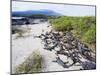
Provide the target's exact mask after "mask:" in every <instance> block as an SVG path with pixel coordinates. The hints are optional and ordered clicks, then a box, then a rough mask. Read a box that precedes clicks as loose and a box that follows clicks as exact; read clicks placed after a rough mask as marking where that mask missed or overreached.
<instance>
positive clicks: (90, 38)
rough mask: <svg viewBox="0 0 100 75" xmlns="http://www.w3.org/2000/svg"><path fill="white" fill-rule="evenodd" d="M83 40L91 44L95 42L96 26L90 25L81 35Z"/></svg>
mask: <svg viewBox="0 0 100 75" xmlns="http://www.w3.org/2000/svg"><path fill="white" fill-rule="evenodd" d="M82 39H83V41H85V42H87V43H89V44H92V43H95V42H96V26H95V25H92V26H91V27H90V29H89V30H88V31H87V32H86V33H85V34H84V35H83V37H82Z"/></svg>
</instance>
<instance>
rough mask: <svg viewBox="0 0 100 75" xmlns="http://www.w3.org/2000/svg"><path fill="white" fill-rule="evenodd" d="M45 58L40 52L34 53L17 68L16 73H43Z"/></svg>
mask: <svg viewBox="0 0 100 75" xmlns="http://www.w3.org/2000/svg"><path fill="white" fill-rule="evenodd" d="M42 64H43V57H42V56H41V55H40V53H39V52H38V51H36V52H33V53H32V55H30V56H29V57H28V58H27V59H26V60H25V61H24V62H23V63H22V64H20V65H19V66H18V67H17V68H16V73H33V72H41V71H42V66H43V65H42Z"/></svg>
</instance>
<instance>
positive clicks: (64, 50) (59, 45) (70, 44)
mask: <svg viewBox="0 0 100 75" xmlns="http://www.w3.org/2000/svg"><path fill="white" fill-rule="evenodd" d="M34 38H40V39H41V40H42V42H41V43H42V44H43V45H44V49H45V50H48V51H55V52H56V56H57V57H56V60H55V61H53V62H56V63H58V64H60V65H61V66H62V67H63V68H69V67H71V66H73V65H75V64H76V63H79V65H81V66H82V68H81V69H80V70H89V69H95V68H96V60H95V57H94V56H93V53H92V50H91V49H90V48H89V47H88V46H87V45H85V44H83V43H81V42H80V40H79V39H78V38H75V37H74V36H73V34H72V33H71V32H55V31H53V30H51V31H49V32H45V33H42V34H41V35H39V36H34ZM61 55H63V56H65V58H66V60H63V59H62V58H61V57H60V56H61ZM94 55H95V54H94ZM69 58H70V59H71V60H72V63H70V62H68V61H67V59H69ZM83 59H84V61H83Z"/></svg>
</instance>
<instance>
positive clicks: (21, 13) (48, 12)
mask: <svg viewBox="0 0 100 75" xmlns="http://www.w3.org/2000/svg"><path fill="white" fill-rule="evenodd" d="M33 14H43V15H46V16H61V14H60V13H57V12H55V11H52V10H29V11H16V12H12V16H30V15H33Z"/></svg>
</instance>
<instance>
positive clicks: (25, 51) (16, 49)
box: [12, 22, 81, 72]
mask: <svg viewBox="0 0 100 75" xmlns="http://www.w3.org/2000/svg"><path fill="white" fill-rule="evenodd" d="M48 25H50V24H49V23H48V22H45V23H41V24H34V25H29V26H28V27H29V28H31V32H30V33H28V35H29V36H27V37H25V38H18V39H15V37H16V34H14V35H12V72H14V68H15V67H16V66H18V65H19V64H21V63H22V62H23V61H25V59H26V58H27V57H28V56H29V55H30V54H31V53H32V52H33V51H34V50H36V49H38V50H39V51H40V53H41V55H42V56H43V57H44V60H45V64H46V65H45V66H44V69H43V71H45V72H47V71H62V70H78V69H79V68H80V67H81V66H72V67H70V68H63V67H62V66H60V65H59V64H58V63H55V62H52V61H54V60H55V59H56V55H55V51H51V52H50V51H48V50H44V49H43V47H42V44H41V40H40V39H39V38H33V35H40V34H41V33H42V30H45V31H48V30H50V28H49V29H48V27H47V26H48ZM24 27H27V26H26V25H23V28H24ZM26 35H27V34H26Z"/></svg>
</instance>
